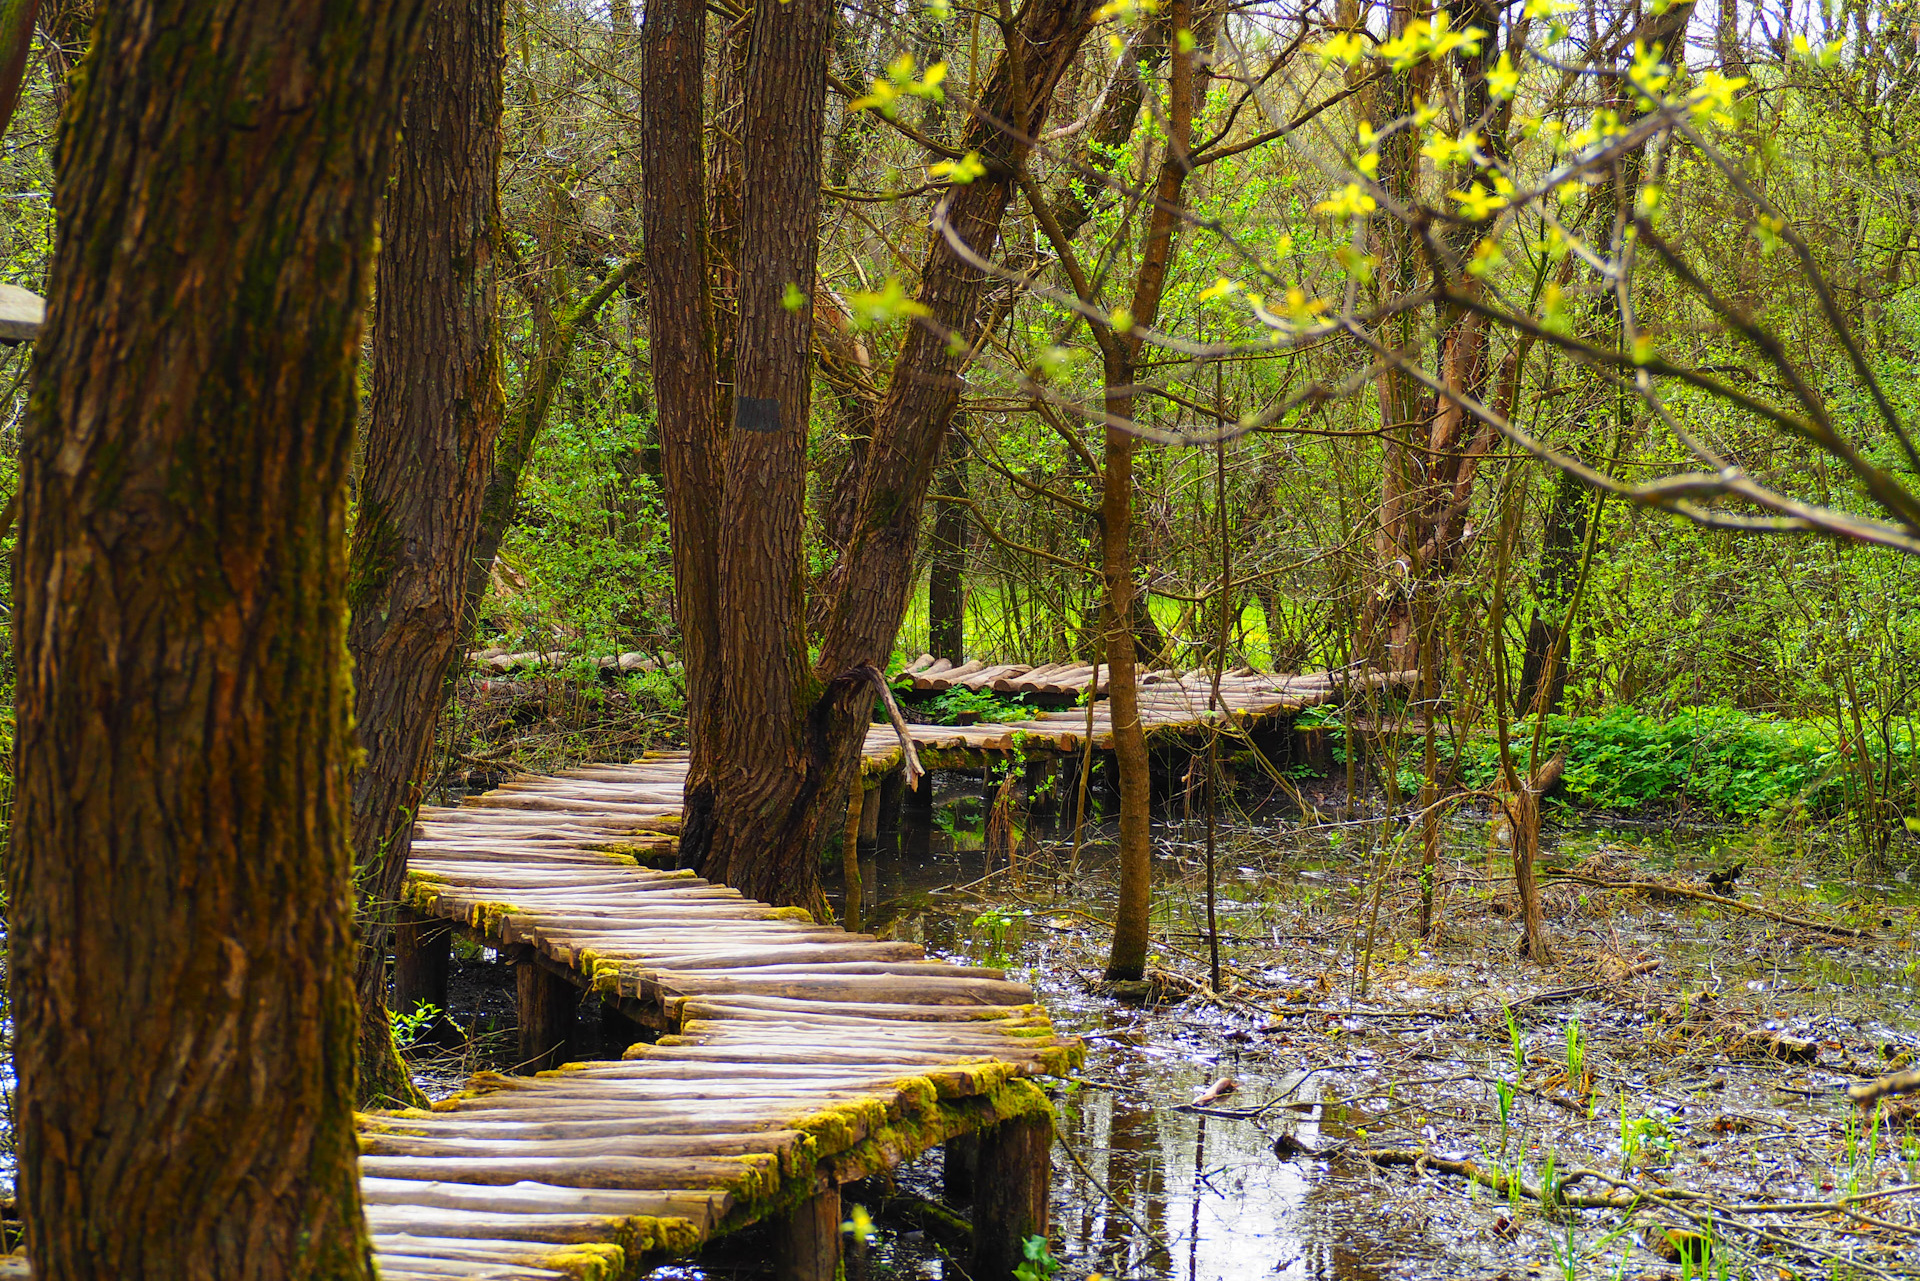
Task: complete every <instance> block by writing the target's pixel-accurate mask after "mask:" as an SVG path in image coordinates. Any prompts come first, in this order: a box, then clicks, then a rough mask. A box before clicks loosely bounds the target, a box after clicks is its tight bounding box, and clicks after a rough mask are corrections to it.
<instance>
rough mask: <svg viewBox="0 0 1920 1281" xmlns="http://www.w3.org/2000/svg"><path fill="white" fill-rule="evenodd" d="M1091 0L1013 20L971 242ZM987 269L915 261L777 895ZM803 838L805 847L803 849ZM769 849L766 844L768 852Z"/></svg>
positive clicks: (904, 550)
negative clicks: (918, 315)
mask: <svg viewBox="0 0 1920 1281" xmlns="http://www.w3.org/2000/svg"><path fill="white" fill-rule="evenodd" d="M1095 7H1096V6H1095V5H1094V4H1093V3H1092V0H1034V3H1032V4H1030V5H1028V6H1026V8H1025V9H1024V10H1023V12H1022V13H1021V16H1020V20H1019V22H1018V23H1017V24H1016V25H1015V26H1014V28H1013V31H1012V34H1011V43H1012V44H1013V46H1014V48H1015V49H1016V50H1017V51H1018V52H1017V56H1014V57H1011V58H1010V57H1008V56H1007V55H1006V54H1005V53H1002V55H1001V56H1000V57H999V58H998V59H996V60H995V62H994V64H993V67H992V69H991V70H990V71H989V72H988V74H987V77H986V80H985V85H984V88H983V89H982V91H981V94H980V100H979V105H978V108H977V109H976V110H975V111H974V113H973V114H972V115H971V116H970V117H969V118H968V120H967V124H966V127H965V129H964V130H962V136H961V139H960V141H959V142H958V143H957V144H956V147H957V149H958V150H959V151H961V152H962V153H963V154H964V153H965V152H968V151H973V152H977V153H978V154H979V156H980V158H981V161H982V163H984V164H985V165H986V167H987V173H986V175H985V176H983V177H980V178H976V179H975V180H974V181H973V182H971V183H969V184H967V185H965V186H962V187H958V188H954V189H952V190H951V192H950V193H949V195H948V197H947V204H946V223H947V226H948V228H949V229H950V232H951V234H952V235H954V236H956V237H957V238H958V239H959V240H961V241H962V242H963V243H964V244H966V245H967V246H969V247H970V249H971V250H972V252H973V253H975V254H979V255H982V256H984V255H988V254H991V253H992V252H993V248H994V243H995V241H996V240H998V238H999V234H1000V222H1001V218H1002V217H1003V216H1004V215H1005V213H1006V208H1007V203H1008V201H1009V200H1010V199H1011V197H1012V194H1013V186H1014V176H1015V174H1016V173H1017V172H1018V170H1019V166H1020V165H1022V164H1023V163H1024V162H1025V159H1026V154H1027V151H1028V149H1029V148H1030V146H1031V140H1032V139H1033V138H1035V137H1038V136H1039V132H1040V130H1041V128H1042V127H1043V126H1044V124H1045V121H1046V113H1047V110H1048V108H1049V107H1050V105H1051V104H1052V101H1053V95H1054V90H1055V88H1056V87H1057V86H1058V85H1059V83H1060V80H1061V78H1062V77H1063V76H1064V75H1065V74H1066V71H1067V69H1068V67H1069V66H1071V65H1072V63H1073V60H1074V58H1075V57H1077V56H1078V54H1079V51H1080V46H1081V44H1082V42H1083V41H1084V40H1085V39H1086V36H1087V33H1088V32H1089V31H1090V30H1092V23H1093V13H1094V9H1095ZM989 279H990V277H987V276H986V275H985V274H984V273H982V272H980V271H979V270H977V269H976V268H974V267H973V266H971V265H970V264H969V263H968V262H967V261H966V260H965V259H964V258H962V257H961V256H960V255H959V254H958V253H956V252H955V251H954V249H953V248H952V246H951V245H950V244H949V243H948V241H947V237H946V235H944V234H935V235H934V237H933V239H932V244H931V246H930V248H929V250H928V254H927V261H926V263H925V265H924V266H923V267H922V268H921V272H920V289H919V292H918V294H917V295H916V298H917V301H918V302H919V303H920V304H921V305H922V306H924V307H926V308H927V309H928V312H929V314H928V316H927V317H926V318H925V320H924V321H923V322H922V323H918V324H915V325H913V326H911V327H910V328H909V329H908V331H907V336H906V342H905V344H904V346H903V348H902V350H901V352H900V355H899V357H898V359H897V360H896V361H895V362H894V373H893V378H892V381H891V382H890V383H889V385H888V388H887V395H886V399H885V400H884V401H883V402H882V403H881V407H880V415H879V418H878V420H877V422H876V423H875V428H874V437H873V442H872V444H871V445H870V446H869V447H868V450H867V463H866V466H865V468H864V470H863V473H862V475H861V479H860V507H859V517H858V518H857V519H856V520H855V521H854V524H853V537H852V541H851V542H850V543H849V545H848V548H847V551H846V553H845V554H844V555H842V556H841V558H840V564H839V565H838V566H837V567H836V569H835V574H834V581H833V598H834V604H833V610H832V613H831V614H830V616H829V618H828V623H827V627H826V629H825V631H824V633H823V635H822V639H821V645H820V659H819V661H818V662H817V663H816V664H815V666H814V677H815V679H816V681H817V682H818V684H817V685H816V688H818V689H820V690H821V693H820V695H819V697H818V699H817V700H815V702H814V703H813V705H812V707H811V708H810V709H809V710H808V712H807V721H806V744H807V747H806V751H807V760H808V771H809V778H808V782H807V786H806V787H805V789H803V791H802V793H801V794H800V796H799V797H797V798H796V803H795V805H794V806H793V808H792V809H791V810H790V812H789V815H788V816H787V819H786V822H785V823H784V824H783V825H782V826H781V827H780V828H779V829H778V831H777V834H776V835H775V836H774V837H773V838H772V839H771V840H769V841H768V842H767V843H766V846H765V848H767V849H768V850H769V851H770V850H771V849H772V848H775V847H778V848H781V849H791V850H793V851H795V852H796V853H795V855H794V856H793V858H792V859H790V860H789V865H790V866H794V867H796V868H797V869H798V874H799V877H800V878H802V879H798V880H796V881H795V882H794V883H792V884H791V885H787V886H783V887H781V894H782V897H781V900H780V901H783V902H800V901H806V900H808V899H810V898H811V897H813V896H814V895H816V894H817V893H818V889H817V881H816V879H815V871H814V868H815V866H816V862H815V860H814V859H813V858H812V855H813V853H814V852H815V851H817V850H818V849H819V848H820V847H821V844H822V842H823V841H824V840H827V839H830V837H831V834H832V832H833V830H834V828H833V824H834V822H835V821H836V820H837V819H838V818H839V816H840V815H839V810H838V802H839V798H840V797H842V796H844V795H845V794H846V788H847V786H848V783H849V780H850V778H851V777H852V773H853V771H854V769H855V768H856V767H857V765H858V763H859V758H860V745H861V743H862V742H863V741H864V738H865V735H866V727H867V724H868V718H869V715H870V713H871V710H872V705H873V690H872V687H871V685H870V684H869V683H868V682H867V681H865V680H864V679H862V678H860V677H859V675H858V672H859V669H860V668H862V667H863V666H873V667H876V668H877V667H880V666H881V665H883V664H884V663H885V662H886V660H887V657H888V655H889V654H890V653H891V652H892V649H893V642H894V638H895V636H896V635H898V633H899V630H900V620H901V618H902V617H903V616H904V615H905V613H906V607H907V601H908V599H909V597H910V596H911V594H912V590H913V586H914V578H915V575H914V572H913V571H914V552H915V550H916V546H917V544H918V541H919V537H920V529H921V522H922V517H923V515H924V513H925V510H926V498H927V491H928V488H929V486H930V484H931V482H932V479H933V472H934V468H935V466H936V465H937V463H938V461H939V456H940V447H941V444H942V442H943V441H944V440H945V439H946V434H947V431H948V428H949V427H950V425H951V424H952V422H953V414H954V410H955V408H956V407H957V406H958V404H959V400H960V389H961V386H962V385H963V384H962V370H963V361H964V354H963V352H962V351H957V350H956V348H955V346H953V345H950V344H949V335H953V334H957V335H959V336H960V337H961V338H962V339H964V340H966V342H967V343H969V344H970V343H971V342H972V341H973V340H974V339H975V338H976V336H977V335H978V333H979V330H980V325H981V322H982V320H983V319H984V318H985V317H986V315H987V312H988V307H987V288H986V286H987V284H988V281H989ZM800 851H804V852H805V854H804V856H803V855H801V854H800V853H799V852H800ZM768 857H772V855H771V853H769V854H768Z"/></svg>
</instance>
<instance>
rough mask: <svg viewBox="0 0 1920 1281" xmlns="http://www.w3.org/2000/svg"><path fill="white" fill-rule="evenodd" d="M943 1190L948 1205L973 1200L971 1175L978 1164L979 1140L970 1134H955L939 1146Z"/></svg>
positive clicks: (963, 1203) (962, 1203)
mask: <svg viewBox="0 0 1920 1281" xmlns="http://www.w3.org/2000/svg"><path fill="white" fill-rule="evenodd" d="M940 1161H941V1174H942V1183H943V1185H944V1187H943V1190H944V1191H945V1193H946V1197H947V1202H948V1204H950V1205H965V1204H966V1203H967V1202H969V1201H971V1200H973V1175H974V1171H975V1170H977V1169H978V1168H979V1166H980V1140H979V1137H978V1136H976V1135H972V1134H956V1135H954V1136H953V1137H952V1138H950V1139H948V1140H947V1141H946V1142H945V1143H944V1144H942V1145H941V1147H940Z"/></svg>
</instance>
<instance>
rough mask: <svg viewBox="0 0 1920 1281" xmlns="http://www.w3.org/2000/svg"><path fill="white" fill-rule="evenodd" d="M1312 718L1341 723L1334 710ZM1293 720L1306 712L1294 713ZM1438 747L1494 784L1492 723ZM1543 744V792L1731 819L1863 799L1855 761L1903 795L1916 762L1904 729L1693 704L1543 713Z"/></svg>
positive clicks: (1516, 737) (1471, 777) (1566, 799)
mask: <svg viewBox="0 0 1920 1281" xmlns="http://www.w3.org/2000/svg"><path fill="white" fill-rule="evenodd" d="M1314 721H1317V723H1319V724H1322V725H1328V726H1331V725H1336V724H1338V723H1339V722H1338V716H1337V713H1333V712H1329V713H1328V714H1325V715H1322V716H1319V717H1316V718H1314ZM1299 723H1300V724H1301V725H1302V726H1305V725H1307V724H1309V723H1311V722H1309V721H1308V720H1307V718H1302V720H1301V721H1300V722H1299ZM1533 736H1534V725H1533V721H1532V720H1531V719H1528V720H1524V721H1519V722H1516V723H1515V724H1514V726H1513V727H1512V730H1511V731H1510V741H1511V743H1512V750H1513V752H1514V753H1515V755H1516V764H1517V765H1518V766H1519V767H1520V768H1521V769H1522V770H1523V771H1524V770H1525V768H1526V764H1527V757H1528V753H1529V751H1530V748H1531V746H1532V743H1533ZM1439 747H1440V756H1441V761H1442V765H1443V768H1444V769H1445V770H1446V771H1447V773H1448V774H1449V776H1450V777H1451V779H1452V781H1453V783H1454V784H1455V785H1456V786H1459V787H1462V788H1467V789H1482V788H1489V789H1490V788H1493V787H1495V786H1496V785H1497V784H1498V782H1499V778H1500V749H1499V744H1498V742H1497V741H1496V739H1495V737H1494V735H1493V734H1492V733H1490V732H1484V731H1482V732H1475V733H1470V734H1465V735H1462V736H1461V737H1460V738H1459V739H1458V740H1457V742H1456V741H1454V740H1452V739H1449V738H1446V737H1443V738H1442V739H1441V742H1440V744H1439ZM1541 748H1542V754H1543V756H1551V755H1552V754H1554V753H1556V752H1565V753H1566V758H1567V763H1566V772H1565V774H1564V775H1563V777H1562V779H1561V781H1560V783H1559V785H1558V786H1557V787H1556V788H1555V789H1554V791H1553V792H1552V793H1551V796H1552V798H1553V799H1554V800H1555V801H1557V802H1559V803H1561V804H1563V805H1569V806H1573V807H1577V808H1580V809H1588V810H1611V811H1625V812H1631V811H1634V810H1639V809H1643V808H1646V807H1650V806H1679V807H1685V808H1693V809H1698V810H1703V811H1706V812H1709V813H1711V814H1714V815H1717V816H1720V817H1724V818H1729V819H1739V820H1750V819H1757V818H1767V817H1781V816H1784V815H1786V814H1787V813H1788V812H1789V811H1792V810H1795V809H1802V810H1804V811H1806V812H1808V813H1814V814H1822V815H1834V814H1838V813H1841V812H1843V811H1844V810H1845V809H1846V808H1847V807H1848V806H1849V805H1853V804H1857V803H1858V802H1859V801H1860V799H1861V798H1860V795H1859V792H1860V789H1861V772H1862V771H1861V765H1862V763H1863V761H1864V763H1865V764H1866V765H1867V766H1868V772H1869V773H1870V774H1871V775H1872V776H1873V777H1874V778H1875V779H1876V785H1877V788H1878V790H1879V791H1880V792H1881V794H1882V795H1883V796H1889V795H1890V796H1892V797H1894V798H1896V799H1897V798H1901V797H1903V796H1904V797H1908V798H1911V797H1913V796H1914V795H1915V784H1916V779H1915V777H1914V773H1915V770H1916V767H1920V757H1916V754H1915V751H1914V743H1913V741H1912V736H1911V735H1910V734H1905V733H1902V734H1900V735H1898V736H1896V737H1893V738H1891V739H1890V740H1889V741H1886V742H1882V743H1875V744H1871V745H1867V746H1865V747H1863V746H1862V745H1861V744H1859V743H1858V742H1857V741H1856V740H1853V739H1851V738H1850V737H1848V736H1845V735H1838V736H1837V735H1835V734H1834V732H1833V729H1832V725H1831V723H1828V724H1826V725H1821V724H1818V723H1814V722H1808V721H1793V720H1784V719H1780V718H1775V717H1768V716H1756V715H1752V714H1750V713H1747V712H1743V711H1739V710H1737V709H1734V708H1726V707H1701V708H1691V709H1687V710H1685V711H1682V712H1680V713H1678V714H1677V715H1674V716H1671V717H1666V718H1657V717H1653V716H1648V715H1645V714H1644V713H1642V712H1640V711H1638V710H1636V709H1635V708H1631V707H1617V708H1613V709H1611V710H1609V711H1607V712H1604V713H1602V714H1600V715H1598V716H1549V717H1548V718H1547V720H1546V725H1545V729H1544V732H1543V733H1542V735H1541ZM1397 781H1398V782H1399V784H1400V787H1401V790H1402V792H1404V793H1406V794H1408V795H1413V794H1417V792H1418V791H1419V787H1420V774H1419V770H1418V756H1417V754H1413V753H1405V754H1403V755H1402V757H1401V768H1400V770H1399V777H1398V780H1397ZM1906 808H1908V809H1909V810H1911V809H1914V808H1916V806H1914V805H1912V804H1909V805H1908V806H1907V807H1906Z"/></svg>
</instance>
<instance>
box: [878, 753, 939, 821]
mask: <svg viewBox="0 0 1920 1281" xmlns="http://www.w3.org/2000/svg"><path fill="white" fill-rule="evenodd" d="M929 795H931V792H929ZM906 799H907V771H906V770H905V769H897V770H891V771H889V772H888V773H887V775H886V777H884V778H882V779H881V780H880V830H881V831H883V832H897V831H899V830H900V809H901V807H902V806H903V805H904V804H905V803H906Z"/></svg>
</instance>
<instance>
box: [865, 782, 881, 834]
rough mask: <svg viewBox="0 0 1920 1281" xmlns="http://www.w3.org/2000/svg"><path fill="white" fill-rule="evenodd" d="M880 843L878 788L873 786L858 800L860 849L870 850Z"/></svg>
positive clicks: (876, 785)
mask: <svg viewBox="0 0 1920 1281" xmlns="http://www.w3.org/2000/svg"><path fill="white" fill-rule="evenodd" d="M879 843H880V787H879V785H878V784H875V785H874V786H872V787H869V788H867V789H866V794H865V795H864V796H862V797H861V798H860V848H862V849H872V848H873V847H874V846H876V845H878V844H879Z"/></svg>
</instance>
